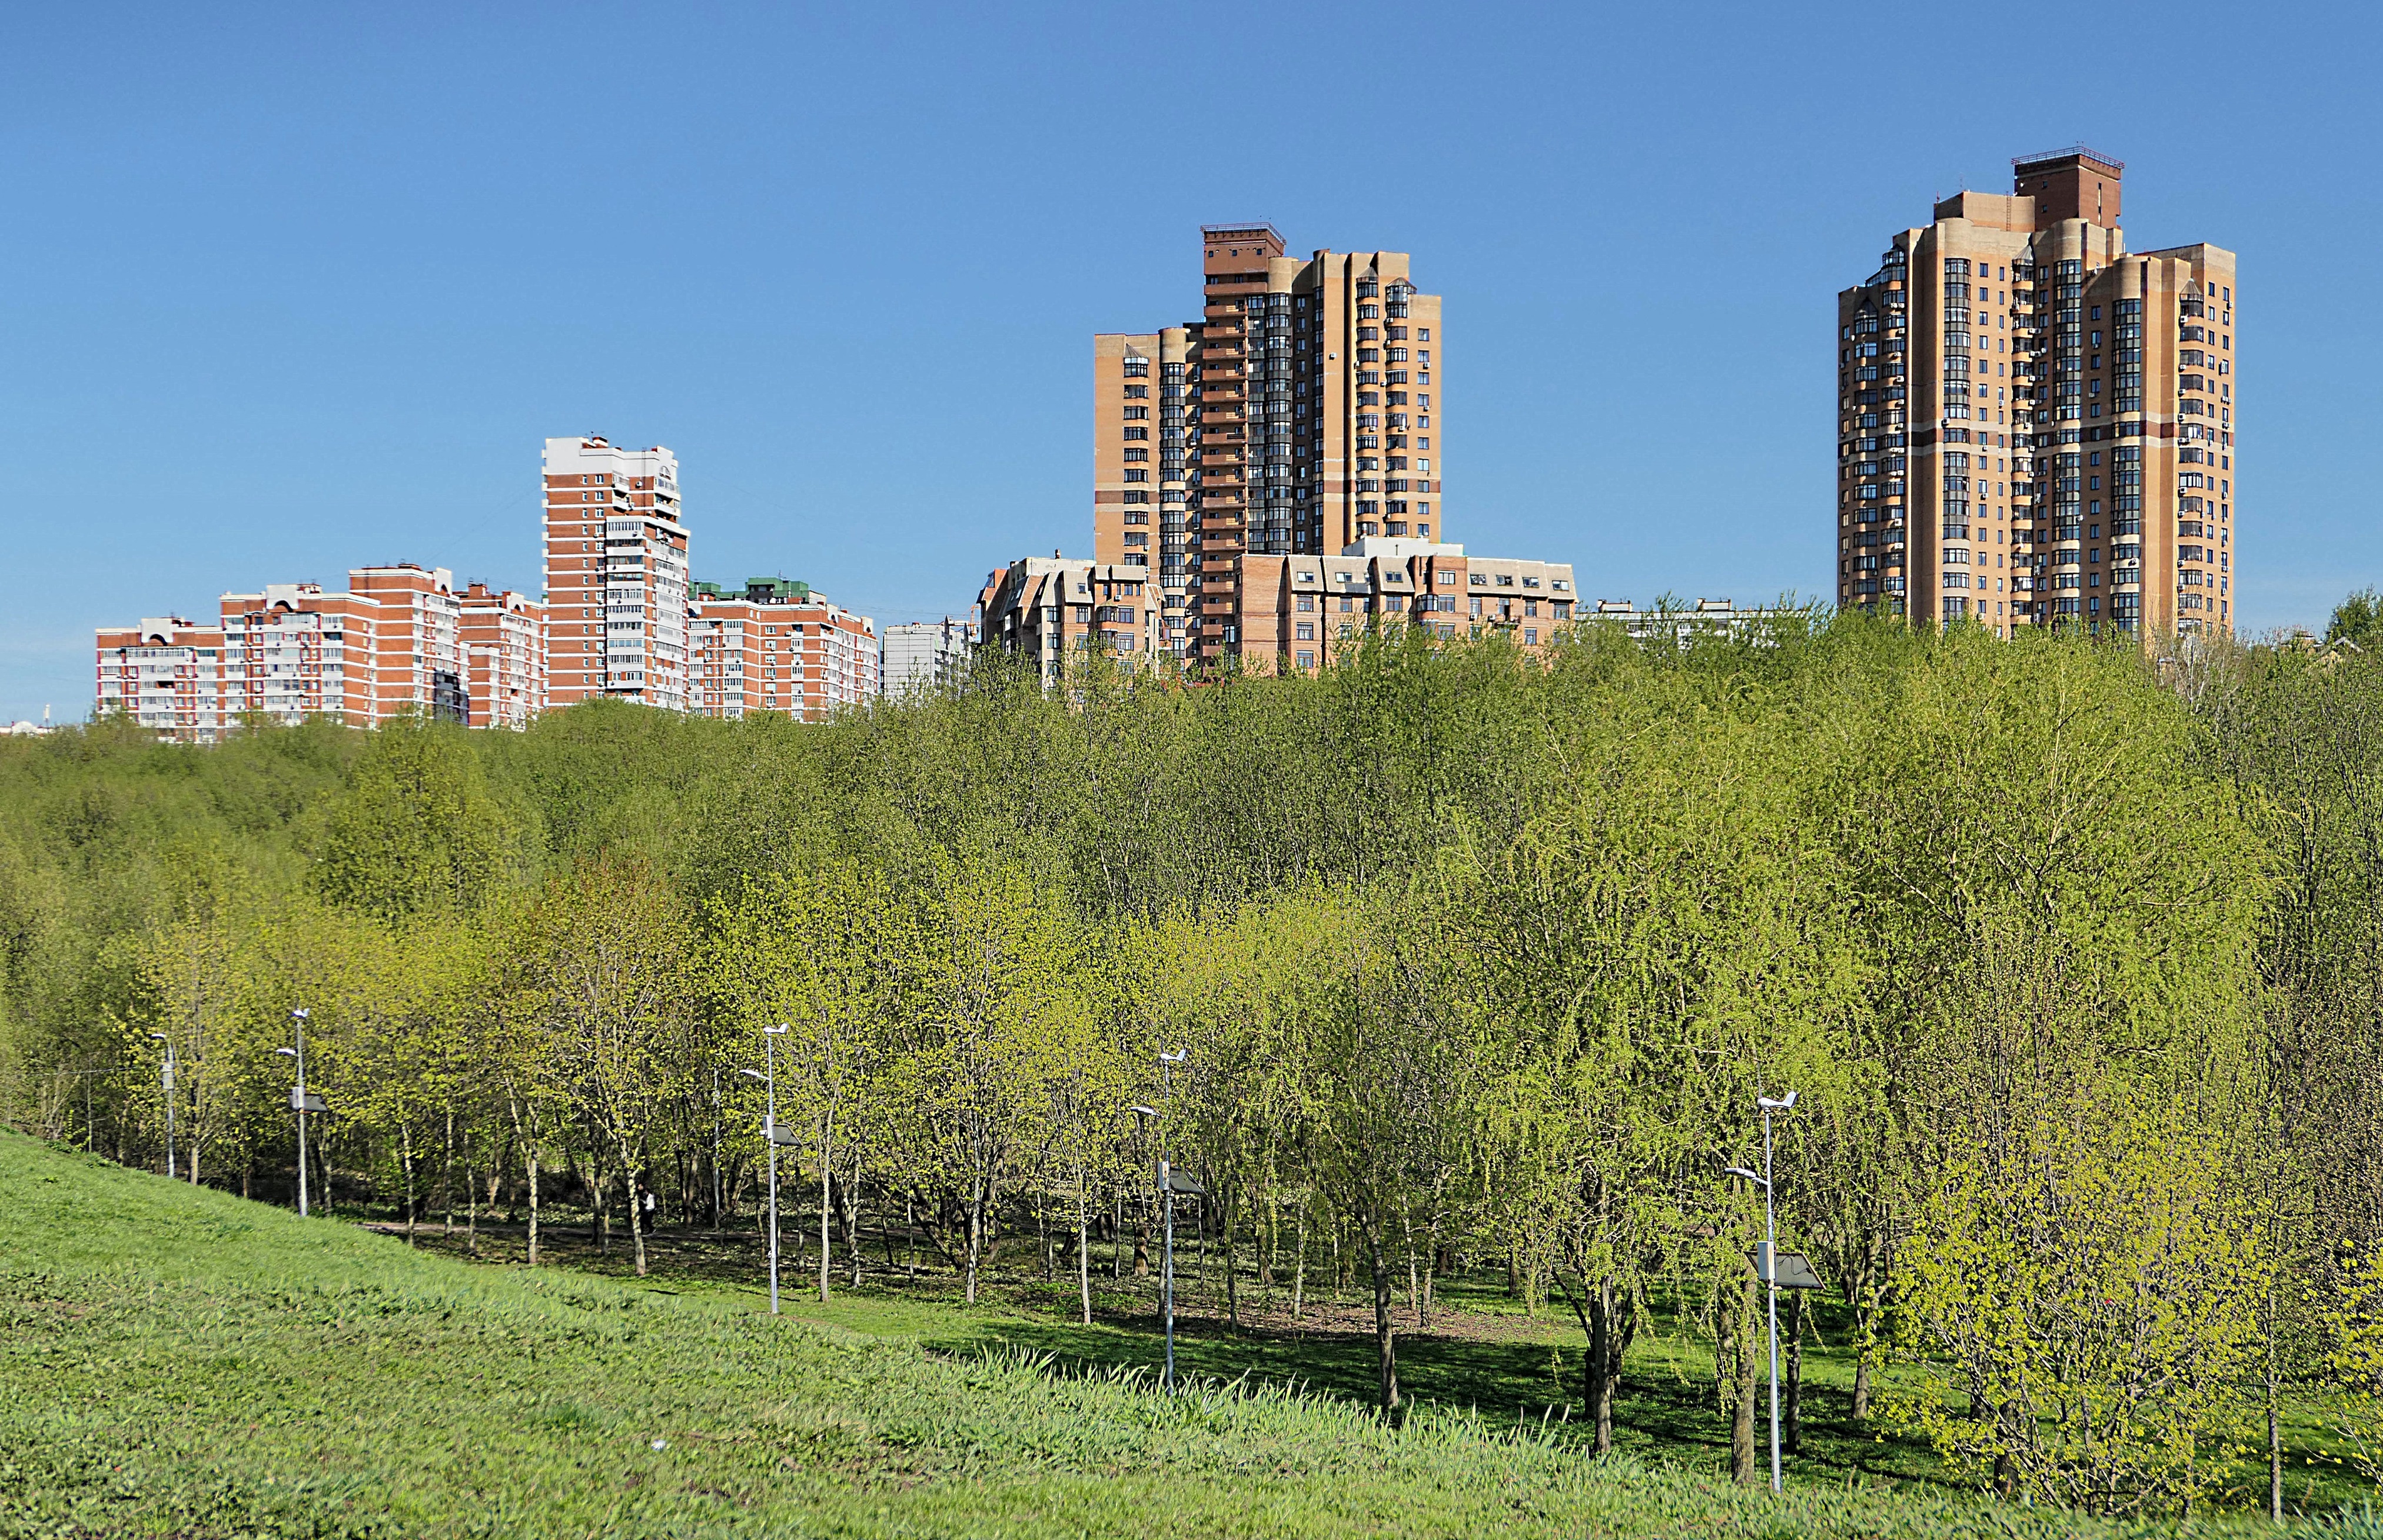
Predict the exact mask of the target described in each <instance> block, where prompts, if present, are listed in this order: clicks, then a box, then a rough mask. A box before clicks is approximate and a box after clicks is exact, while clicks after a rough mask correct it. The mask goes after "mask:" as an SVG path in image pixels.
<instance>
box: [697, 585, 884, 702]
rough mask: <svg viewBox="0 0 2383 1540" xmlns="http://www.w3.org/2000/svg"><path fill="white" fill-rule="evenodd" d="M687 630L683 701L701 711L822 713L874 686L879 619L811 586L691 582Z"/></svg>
mask: <svg viewBox="0 0 2383 1540" xmlns="http://www.w3.org/2000/svg"><path fill="white" fill-rule="evenodd" d="M687 629H688V635H689V637H690V639H691V644H692V650H693V671H692V673H691V675H690V677H689V680H688V684H687V701H688V706H687V709H689V710H691V711H695V712H697V713H699V714H701V715H703V716H710V717H728V718H743V717H747V716H749V715H752V714H753V713H755V712H759V711H783V712H784V713H786V714H787V715H788V716H791V717H793V718H795V719H796V721H825V720H826V719H827V718H828V716H829V715H830V714H832V713H833V712H834V711H836V710H838V709H840V708H846V707H852V706H858V705H860V704H861V703H862V702H863V701H866V700H869V699H870V698H872V697H874V696H876V695H877V694H878V668H879V658H878V642H877V628H876V622H873V621H871V620H870V618H869V617H868V616H866V615H859V614H855V613H854V612H852V611H851V610H846V609H845V608H844V607H843V606H841V605H838V604H832V603H830V602H829V601H828V600H827V599H826V598H824V597H823V596H821V595H820V594H817V593H814V592H812V590H811V588H810V586H809V585H808V584H803V583H792V582H788V581H787V580H786V579H784V578H772V577H757V578H750V579H747V582H746V584H745V586H744V588H743V589H742V590H740V591H737V592H734V593H730V592H723V591H722V589H721V588H720V586H719V585H716V584H710V583H702V584H698V585H695V594H694V600H693V603H692V604H691V605H690V606H689V610H688V617H687Z"/></svg>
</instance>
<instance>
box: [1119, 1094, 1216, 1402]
mask: <svg viewBox="0 0 2383 1540" xmlns="http://www.w3.org/2000/svg"><path fill="white" fill-rule="evenodd" d="M1189 1056H1190V1055H1189V1053H1187V1051H1186V1050H1183V1049H1180V1048H1179V1049H1177V1050H1175V1051H1174V1052H1173V1053H1160V1054H1159V1055H1158V1091H1159V1095H1158V1099H1159V1100H1160V1101H1161V1102H1169V1101H1172V1100H1173V1098H1174V1094H1175V1087H1174V1082H1173V1081H1172V1079H1171V1078H1169V1076H1168V1073H1167V1072H1168V1071H1169V1070H1170V1069H1172V1068H1173V1067H1174V1066H1177V1065H1179V1064H1181V1063H1182V1062H1183V1061H1184V1060H1185V1059H1186V1058H1187V1057H1189ZM1133 1110H1134V1111H1135V1112H1136V1113H1138V1114H1140V1115H1142V1116H1143V1117H1146V1118H1156V1117H1158V1116H1159V1115H1160V1114H1159V1111H1158V1109H1157V1108H1156V1107H1146V1106H1143V1105H1142V1104H1141V1103H1135V1104H1134V1107H1133ZM1201 1190H1202V1189H1201V1187H1200V1184H1199V1183H1197V1182H1195V1181H1192V1180H1191V1178H1190V1177H1183V1176H1180V1175H1179V1174H1178V1173H1177V1172H1176V1171H1175V1169H1174V1168H1173V1167H1172V1166H1171V1165H1169V1164H1167V1152H1166V1150H1165V1149H1164V1148H1163V1147H1162V1148H1161V1149H1160V1151H1159V1154H1158V1192H1159V1202H1160V1206H1161V1207H1162V1209H1163V1210H1164V1211H1165V1214H1166V1216H1167V1218H1166V1241H1165V1243H1164V1248H1163V1250H1161V1252H1160V1263H1159V1273H1158V1298H1159V1308H1160V1312H1161V1313H1162V1314H1164V1315H1165V1316H1166V1318H1167V1390H1168V1391H1170V1392H1172V1391H1173V1390H1174V1388H1175V1195H1176V1194H1177V1193H1178V1192H1195V1193H1196V1192H1199V1191H1201Z"/></svg>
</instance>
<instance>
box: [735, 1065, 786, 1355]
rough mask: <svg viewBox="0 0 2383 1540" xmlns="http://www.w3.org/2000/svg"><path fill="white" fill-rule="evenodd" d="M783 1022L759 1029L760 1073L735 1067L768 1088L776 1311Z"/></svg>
mask: <svg viewBox="0 0 2383 1540" xmlns="http://www.w3.org/2000/svg"><path fill="white" fill-rule="evenodd" d="M785 1030H786V1024H785V1023H784V1022H783V1021H782V1022H780V1023H779V1024H778V1025H777V1026H775V1027H764V1028H762V1029H761V1054H762V1059H761V1062H762V1063H763V1064H764V1065H766V1066H769V1067H768V1069H767V1070H766V1071H765V1072H764V1073H761V1074H758V1075H757V1074H755V1073H754V1072H753V1071H752V1070H749V1069H743V1070H739V1071H737V1073H738V1074H740V1075H743V1076H745V1077H746V1078H748V1079H754V1080H759V1081H760V1082H761V1084H762V1085H763V1086H765V1087H767V1088H768V1090H769V1092H770V1111H769V1114H768V1115H767V1116H765V1117H763V1118H762V1120H761V1141H762V1142H763V1143H764V1144H766V1145H768V1146H769V1147H770V1313H771V1314H772V1315H775V1314H777V1313H778V1053H777V1049H778V1041H777V1040H778V1038H779V1036H780V1035H781V1034H783V1033H784V1031H785Z"/></svg>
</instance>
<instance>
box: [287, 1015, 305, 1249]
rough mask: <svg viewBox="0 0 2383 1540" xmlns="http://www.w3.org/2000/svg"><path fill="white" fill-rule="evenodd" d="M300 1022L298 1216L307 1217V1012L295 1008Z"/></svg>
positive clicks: (293, 1017)
mask: <svg viewBox="0 0 2383 1540" xmlns="http://www.w3.org/2000/svg"><path fill="white" fill-rule="evenodd" d="M290 1019H291V1020H293V1021H295V1022H296V1023H297V1024H298V1217H299V1218H301V1219H303V1218H305V1217H306V1013H305V1012H304V1011H303V1010H295V1011H292V1012H290Z"/></svg>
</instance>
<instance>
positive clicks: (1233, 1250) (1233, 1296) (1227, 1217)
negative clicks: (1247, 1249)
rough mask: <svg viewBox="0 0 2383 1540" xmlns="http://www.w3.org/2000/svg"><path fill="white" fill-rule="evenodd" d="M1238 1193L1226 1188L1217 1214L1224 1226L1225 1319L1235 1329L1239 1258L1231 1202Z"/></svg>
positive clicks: (1238, 1311) (1238, 1304) (1238, 1319)
mask: <svg viewBox="0 0 2383 1540" xmlns="http://www.w3.org/2000/svg"><path fill="white" fill-rule="evenodd" d="M1239 1192H1240V1189H1239V1188H1238V1187H1229V1188H1227V1189H1225V1201H1224V1202H1223V1204H1222V1205H1221V1206H1220V1208H1219V1213H1218V1217H1220V1218H1221V1219H1223V1221H1224V1225H1225V1319H1226V1320H1227V1321H1228V1322H1229V1323H1230V1324H1232V1325H1233V1326H1235V1327H1236V1328H1238V1327H1239V1326H1240V1325H1241V1249H1240V1246H1239V1245H1238V1242H1237V1237H1236V1234H1235V1227H1234V1225H1233V1210H1234V1207H1235V1204H1234V1201H1233V1200H1234V1198H1235V1197H1236V1196H1238V1195H1239Z"/></svg>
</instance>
